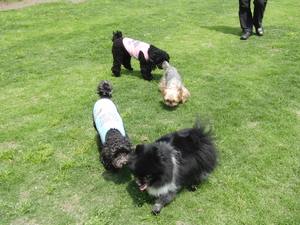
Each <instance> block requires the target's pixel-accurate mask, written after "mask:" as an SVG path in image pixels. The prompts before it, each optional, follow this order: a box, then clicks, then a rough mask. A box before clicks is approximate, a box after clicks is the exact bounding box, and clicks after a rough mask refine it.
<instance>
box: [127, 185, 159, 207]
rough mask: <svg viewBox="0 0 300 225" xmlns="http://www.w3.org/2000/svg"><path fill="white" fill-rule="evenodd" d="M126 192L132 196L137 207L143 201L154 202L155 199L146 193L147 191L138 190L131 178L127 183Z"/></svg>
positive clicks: (141, 204)
mask: <svg viewBox="0 0 300 225" xmlns="http://www.w3.org/2000/svg"><path fill="white" fill-rule="evenodd" d="M127 192H128V194H129V196H130V197H131V198H132V201H133V202H134V204H135V205H136V206H138V207H142V206H143V205H144V204H145V203H147V204H154V201H155V199H154V198H153V197H152V196H150V195H149V194H148V192H147V191H141V190H139V188H138V186H137V184H136V183H135V181H134V180H131V181H130V182H129V183H128V185H127Z"/></svg>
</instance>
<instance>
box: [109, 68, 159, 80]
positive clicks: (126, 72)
mask: <svg viewBox="0 0 300 225" xmlns="http://www.w3.org/2000/svg"><path fill="white" fill-rule="evenodd" d="M157 71H158V72H159V71H160V69H156V70H154V71H152V74H153V76H154V78H153V80H152V81H156V82H159V81H160V80H161V77H162V74H163V72H162V73H161V74H158V73H154V72H157ZM112 76H114V75H112ZM122 76H133V77H137V78H139V79H142V80H144V77H143V75H142V74H141V71H140V70H139V69H134V70H127V69H124V68H122V70H121V77H122Z"/></svg>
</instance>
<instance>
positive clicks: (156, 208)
mask: <svg viewBox="0 0 300 225" xmlns="http://www.w3.org/2000/svg"><path fill="white" fill-rule="evenodd" d="M162 208H163V205H162V204H159V203H156V204H155V205H154V206H153V209H152V211H151V214H152V215H154V216H155V215H157V214H159V213H160V211H161V210H162Z"/></svg>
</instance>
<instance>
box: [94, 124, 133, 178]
mask: <svg viewBox="0 0 300 225" xmlns="http://www.w3.org/2000/svg"><path fill="white" fill-rule="evenodd" d="M96 138H97V145H98V150H99V153H100V161H101V163H102V164H103V166H104V168H105V169H106V170H110V171H112V172H117V171H118V170H119V168H122V167H123V166H124V165H126V164H127V163H128V160H129V155H130V154H131V153H132V152H133V147H132V145H131V142H130V139H129V137H128V136H126V137H123V136H122V134H121V133H120V131H118V130H116V129H111V130H109V131H108V132H107V134H106V142H105V145H103V144H102V142H101V139H100V136H99V134H97V137H96Z"/></svg>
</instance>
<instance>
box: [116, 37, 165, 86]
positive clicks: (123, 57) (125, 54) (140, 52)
mask: <svg viewBox="0 0 300 225" xmlns="http://www.w3.org/2000/svg"><path fill="white" fill-rule="evenodd" d="M112 41H113V47H112V54H113V58H114V64H113V67H112V68H111V71H112V72H113V73H114V74H115V76H116V77H119V76H120V72H121V64H123V66H124V67H125V68H126V69H128V70H133V69H132V67H131V63H130V61H131V56H132V57H134V58H136V59H138V60H139V61H140V67H141V73H142V75H143V77H144V79H145V80H149V81H150V80H153V75H152V74H151V71H152V70H155V69H156V67H158V68H159V69H162V63H163V61H167V62H169V60H170V56H169V55H168V53H166V52H165V51H163V50H161V49H159V48H156V47H155V46H153V45H150V44H148V43H145V42H142V41H137V40H134V39H132V38H128V37H123V35H122V32H121V31H116V32H113V38H112Z"/></svg>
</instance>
